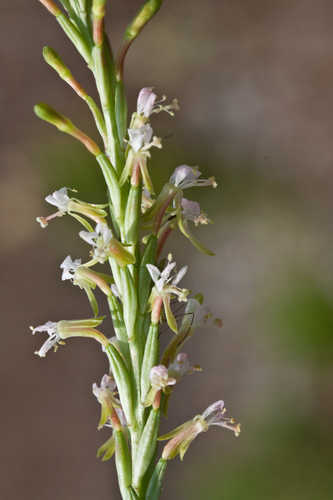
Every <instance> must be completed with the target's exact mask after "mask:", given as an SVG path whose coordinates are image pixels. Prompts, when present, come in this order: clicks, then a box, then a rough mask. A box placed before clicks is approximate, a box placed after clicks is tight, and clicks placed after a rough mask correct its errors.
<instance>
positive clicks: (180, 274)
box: [172, 266, 188, 285]
mask: <svg viewBox="0 0 333 500" xmlns="http://www.w3.org/2000/svg"><path fill="white" fill-rule="evenodd" d="M187 270H188V266H183V267H182V268H181V269H180V270H179V271H178V273H177V275H176V277H175V278H174V279H173V280H172V284H173V285H178V283H179V282H180V281H181V280H182V279H183V278H184V276H185V274H186V273H187Z"/></svg>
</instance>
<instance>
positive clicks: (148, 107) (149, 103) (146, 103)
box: [137, 87, 157, 118]
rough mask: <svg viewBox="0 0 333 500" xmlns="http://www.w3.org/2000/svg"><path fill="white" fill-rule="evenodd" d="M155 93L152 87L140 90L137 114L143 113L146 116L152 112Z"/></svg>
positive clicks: (155, 97)
mask: <svg viewBox="0 0 333 500" xmlns="http://www.w3.org/2000/svg"><path fill="white" fill-rule="evenodd" d="M156 99H157V95H156V94H155V93H154V92H153V88H152V87H145V88H143V89H141V90H140V92H139V95H138V102H137V112H138V114H139V115H144V116H145V117H146V118H149V116H150V115H151V114H152V112H153V109H154V104H155V101H156Z"/></svg>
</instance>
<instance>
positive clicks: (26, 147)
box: [0, 0, 333, 500]
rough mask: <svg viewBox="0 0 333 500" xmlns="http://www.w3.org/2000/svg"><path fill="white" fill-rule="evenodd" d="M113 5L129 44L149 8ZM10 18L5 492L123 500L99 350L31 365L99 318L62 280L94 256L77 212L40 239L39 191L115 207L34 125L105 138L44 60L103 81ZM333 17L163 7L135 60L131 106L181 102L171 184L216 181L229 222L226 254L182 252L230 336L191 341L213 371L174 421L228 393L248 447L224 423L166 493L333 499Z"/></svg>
mask: <svg viewBox="0 0 333 500" xmlns="http://www.w3.org/2000/svg"><path fill="white" fill-rule="evenodd" d="M109 4H110V11H111V13H110V16H109V19H110V26H109V31H110V34H111V37H112V40H113V43H114V45H115V46H116V47H117V46H118V44H119V41H120V37H121V34H122V32H123V30H124V28H125V26H126V24H127V22H128V21H129V20H130V19H131V17H132V15H133V14H134V13H135V11H136V9H137V8H138V6H139V5H140V4H141V2H140V1H138V0H135V1H134V0H123V1H120V0H119V1H116V0H114V1H113V2H111V1H110V2H109ZM0 16H1V17H0V19H1V29H0V58H1V63H2V65H1V67H2V70H1V84H0V108H1V113H0V119H1V121H2V128H1V137H0V141H1V152H0V155H1V169H2V171H1V183H0V205H1V210H0V213H1V234H2V238H1V240H2V244H1V257H2V258H1V263H2V266H1V267H2V287H1V304H2V315H1V323H2V344H1V351H2V356H1V358H2V359H1V364H0V373H1V378H0V380H1V385H2V404H1V430H2V433H1V434H2V435H1V441H0V443H1V445H0V454H1V467H0V498H1V499H3V500H18V499H25V500H42V499H43V500H44V499H47V500H74V499H75V500H76V499H80V500H91V499H96V500H107V499H108V500H110V499H113V500H117V499H119V494H118V491H117V488H116V485H115V482H114V481H115V476H114V468H113V465H112V464H111V463H106V464H101V463H99V462H98V460H97V459H96V458H95V453H96V449H97V447H98V446H99V445H100V444H101V443H102V442H103V440H105V439H106V438H107V436H108V434H107V433H105V432H104V431H103V432H100V433H98V432H97V431H96V425H97V419H98V415H99V408H98V406H97V404H96V401H95V400H94V397H93V396H92V393H91V384H92V383H93V382H95V381H99V380H100V377H101V376H102V375H103V373H104V372H105V370H106V363H105V360H104V359H103V357H102V354H101V353H100V351H99V349H98V348H96V346H95V344H93V343H90V342H84V341H78V340H77V341H75V340H73V341H72V342H69V343H68V345H67V346H66V347H65V348H62V349H60V350H59V352H58V353H57V354H53V353H50V354H49V356H48V357H47V359H46V360H40V359H39V358H37V357H35V356H34V355H33V352H34V350H35V349H36V348H38V347H39V346H40V345H41V342H42V341H43V338H42V336H39V337H37V336H36V337H31V336H30V335H29V330H28V326H29V325H30V324H33V325H37V324H41V323H44V322H45V321H47V320H48V319H50V320H55V321H56V320H59V319H74V318H78V317H80V316H81V317H82V316H87V315H88V314H90V312H89V307H88V304H87V301H86V299H85V297H83V296H82V295H81V294H80V291H79V290H78V289H77V288H74V287H71V285H70V284H69V283H68V282H67V283H61V282H60V279H59V278H60V272H59V269H58V266H59V264H60V263H61V262H62V260H63V259H64V257H65V256H66V255H67V254H71V255H72V256H82V257H85V256H86V253H87V248H86V245H85V244H84V243H82V242H80V241H79V239H78V237H77V232H78V226H77V224H76V223H75V222H74V221H72V220H70V219H69V218H64V219H62V220H58V221H55V222H54V223H53V224H52V225H51V226H50V227H49V228H48V229H46V230H44V231H42V230H41V229H40V228H39V226H38V224H37V223H36V222H35V217H36V216H38V215H46V214H47V213H49V211H50V207H48V206H46V203H45V202H44V201H43V198H44V196H45V195H47V194H48V193H49V192H51V191H53V190H55V189H58V188H60V187H62V186H75V187H76V188H77V189H78V190H79V191H80V197H82V199H87V200H88V201H95V202H98V201H100V202H102V201H103V199H104V191H103V185H102V182H101V177H100V176H97V180H96V172H97V170H96V167H95V165H94V162H93V160H91V159H90V158H89V157H88V154H86V153H85V151H83V149H82V148H81V146H80V145H78V144H75V143H74V142H73V141H72V140H71V139H70V138H68V137H65V136H63V135H60V134H59V133H58V132H57V131H56V130H55V129H52V128H51V127H49V126H47V125H46V124H43V123H41V122H39V121H38V120H37V119H36V118H35V117H34V116H33V113H32V107H33V105H34V104H35V103H36V102H38V101H41V100H42V101H46V102H49V103H50V104H51V105H53V106H55V107H56V108H57V109H58V110H59V111H60V112H65V113H66V114H67V115H69V116H70V117H72V119H73V120H74V122H75V123H77V124H78V125H80V126H81V128H83V129H84V130H86V131H88V132H91V131H92V130H93V127H92V124H91V120H90V116H89V113H88V112H87V110H86V109H85V106H84V104H82V103H81V102H80V101H79V99H78V98H77V97H76V96H75V95H74V94H73V93H72V91H71V89H69V88H67V87H66V86H65V84H63V82H61V81H60V80H59V79H58V78H57V76H56V74H55V73H53V72H52V71H51V70H50V69H49V68H48V67H47V66H46V65H45V64H44V63H43V61H42V58H41V49H42V46H43V45H46V44H47V45H50V46H52V47H53V48H55V49H56V50H57V51H58V52H60V54H62V56H63V58H64V59H65V61H66V62H67V63H68V64H69V65H70V67H71V68H72V70H73V72H74V74H75V75H76V76H77V77H78V78H79V80H80V81H81V82H82V83H84V84H85V85H86V86H87V87H88V88H89V89H92V88H93V87H92V85H91V81H90V75H89V73H88V71H87V70H85V68H84V67H83V65H82V63H81V61H80V60H79V58H78V57H77V56H76V54H75V52H74V49H73V48H72V47H71V45H70V43H69V42H68V41H67V40H66V39H65V37H64V36H63V34H62V32H61V31H60V29H59V27H58V25H57V24H56V22H55V21H54V19H53V18H52V17H51V16H50V15H48V13H47V12H46V11H45V9H44V8H43V7H42V6H41V5H40V4H39V3H38V2H37V1H27V0H11V1H10V2H9V1H7V2H4V1H2V2H1V6H0ZM332 19H333V5H332V2H330V1H328V0H318V1H316V2H314V1H310V0H288V1H285V0H280V1H270V2H267V1H266V2H265V1H262V0H252V1H246V0H225V1H220V0H204V1H199V0H192V1H185V2H179V1H172V0H169V1H167V0H166V1H165V4H164V6H163V7H162V9H161V11H160V13H159V14H158V16H157V17H156V18H155V20H154V22H152V23H151V24H150V25H149V26H148V27H147V28H146V30H145V31H144V32H143V33H142V35H141V36H140V38H139V39H138V40H137V42H136V43H135V45H134V47H133V48H132V50H131V51H130V54H129V57H128V61H127V72H126V77H127V82H128V96H129V103H130V109H133V106H134V105H135V96H136V93H137V91H138V90H139V89H140V88H141V87H143V86H148V85H154V86H155V88H156V89H157V90H158V91H159V92H160V93H164V92H165V93H167V94H168V95H169V96H170V97H173V96H177V97H178V98H179V100H180V103H181V111H180V112H179V113H178V114H177V117H176V118H175V119H174V120H171V119H169V118H167V117H162V116H160V117H157V118H156V119H155V121H154V125H155V130H156V132H157V133H158V134H159V135H161V136H162V137H164V138H165V139H164V150H163V151H162V152H156V153H155V154H154V159H153V166H152V169H153V171H154V177H155V182H156V184H157V185H161V183H162V182H163V181H164V180H165V179H166V178H167V177H168V176H169V174H170V172H171V171H172V170H173V169H174V167H175V166H177V165H179V164H181V163H188V164H190V165H193V164H198V165H200V166H201V167H202V170H203V171H204V172H205V173H206V174H207V175H216V176H217V178H218V180H219V189H218V190H217V191H214V192H212V191H204V190H201V191H198V190H197V191H194V190H193V192H191V193H187V196H188V197H189V198H191V199H196V198H198V199H200V201H201V202H202V206H203V208H204V209H205V210H206V211H207V212H208V214H209V215H210V216H211V217H212V218H213V219H214V221H215V224H214V225H213V226H209V227H208V228H202V229H201V232H200V235H199V236H200V237H201V239H202V240H203V241H204V242H205V243H206V244H207V245H208V246H210V247H212V248H214V249H215V250H216V253H217V256H216V257H215V258H209V257H203V256H201V255H199V254H198V253H196V251H195V250H194V249H193V248H192V247H191V246H190V245H189V244H188V242H187V241H184V240H182V239H181V237H180V236H179V237H177V238H174V240H173V241H172V244H173V248H174V254H175V256H176V257H177V261H179V264H184V263H189V264H190V270H191V272H190V273H189V275H188V278H187V282H186V283H185V281H184V284H185V285H188V287H190V288H192V289H193V290H195V291H197V290H198V291H202V292H203V293H204V295H205V297H206V302H207V303H208V304H210V305H211V307H212V309H213V311H214V312H215V313H216V314H217V315H221V316H222V317H223V320H224V327H223V329H222V330H214V329H204V330H201V331H200V332H199V331H198V332H197V334H196V335H195V337H194V338H193V339H192V341H191V344H188V352H189V353H190V355H191V358H192V360H193V362H195V363H199V364H200V365H201V366H202V367H203V368H204V372H203V373H202V374H198V375H194V376H192V377H187V378H186V379H185V380H184V381H183V382H182V384H181V385H180V386H179V388H178V390H177V391H176V394H175V397H174V399H173V404H172V405H171V411H170V419H169V421H168V423H164V424H163V426H164V429H170V428H171V427H172V426H174V425H178V424H179V423H181V422H183V421H184V420H185V419H187V418H189V417H191V416H192V415H195V414H196V413H198V412H200V411H202V410H203V409H204V408H205V407H206V406H208V404H209V403H211V402H212V401H215V400H217V399H220V398H223V399H224V400H225V401H226V406H227V408H228V409H230V413H231V414H232V415H234V416H235V417H237V419H239V420H240V421H241V422H242V424H243V433H242V434H241V437H240V438H239V439H235V438H234V437H233V436H232V435H231V433H228V432H222V431H220V430H219V429H213V430H211V431H210V432H209V433H208V434H205V435H204V436H200V438H198V439H197V440H196V442H195V443H194V444H193V445H192V446H191V448H190V450H189V452H188V454H187V455H186V457H185V460H184V463H182V464H180V463H179V462H178V459H177V461H174V462H173V463H171V464H170V467H169V469H168V472H167V486H166V488H165V490H164V496H163V498H165V499H171V498H173V499H180V498H181V499H183V500H199V499H200V500H201V499H203V498H205V499H210V500H222V499H223V500H243V499H244V500H267V499H270V500H300V499H302V500H313V499H316V500H330V499H331V498H332V496H333V479H332V474H331V471H332V465H333V457H332V440H333V439H332V430H331V422H332V417H333V405H332V372H333V370H332V359H333V358H332V355H333V331H332V330H333V283H332V272H331V268H332V265H331V263H332V250H333V241H332V208H333V206H332V205H333V199H332V181H333V173H332V160H333V145H332V139H331V134H332V130H333V113H332V107H333V90H332V89H333V70H332V68H333V64H332V62H333V21H332ZM89 82H90V83H89ZM91 133H93V132H91ZM109 333H110V335H111V330H110V332H109ZM166 335H169V333H167V334H166Z"/></svg>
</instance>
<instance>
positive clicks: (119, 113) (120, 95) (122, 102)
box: [115, 81, 127, 144]
mask: <svg viewBox="0 0 333 500" xmlns="http://www.w3.org/2000/svg"><path fill="white" fill-rule="evenodd" d="M115 102H116V121H117V127H118V136H119V142H120V144H124V138H125V137H126V133H127V101H126V96H125V89H124V84H123V82H122V81H118V82H117V83H116V97H115Z"/></svg>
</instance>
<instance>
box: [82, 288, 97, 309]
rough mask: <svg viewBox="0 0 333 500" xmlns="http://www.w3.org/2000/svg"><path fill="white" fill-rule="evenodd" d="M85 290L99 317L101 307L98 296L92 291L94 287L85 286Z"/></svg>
mask: <svg viewBox="0 0 333 500" xmlns="http://www.w3.org/2000/svg"><path fill="white" fill-rule="evenodd" d="M84 291H85V292H86V294H87V297H88V300H89V302H90V305H91V309H92V311H93V313H94V316H95V317H97V316H98V312H99V309H98V302H97V300H96V297H95V295H94V292H93V291H92V289H91V288H90V287H88V286H87V287H86V286H85V287H84Z"/></svg>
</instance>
